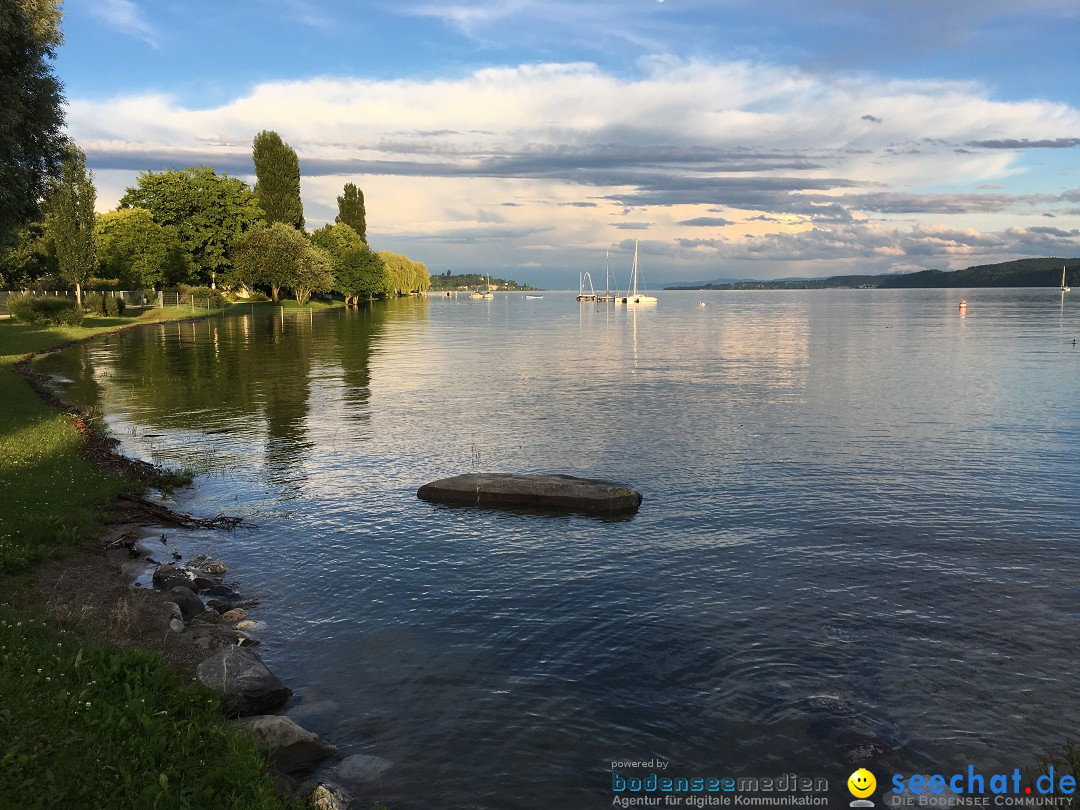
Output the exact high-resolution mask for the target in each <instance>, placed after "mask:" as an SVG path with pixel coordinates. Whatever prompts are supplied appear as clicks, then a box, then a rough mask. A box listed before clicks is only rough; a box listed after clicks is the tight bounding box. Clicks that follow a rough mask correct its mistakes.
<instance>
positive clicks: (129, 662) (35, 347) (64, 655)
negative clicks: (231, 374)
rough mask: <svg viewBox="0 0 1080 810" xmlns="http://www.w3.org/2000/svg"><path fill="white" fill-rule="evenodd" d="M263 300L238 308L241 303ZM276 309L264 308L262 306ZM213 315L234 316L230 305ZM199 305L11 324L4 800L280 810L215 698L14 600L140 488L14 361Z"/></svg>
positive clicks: (1, 425)
mask: <svg viewBox="0 0 1080 810" xmlns="http://www.w3.org/2000/svg"><path fill="white" fill-rule="evenodd" d="M251 306H252V305H245V304H241V305H234V306H233V307H230V308H229V309H234V310H236V311H238V312H242V311H244V310H249V309H250V308H251ZM268 306H279V305H276V304H254V307H256V309H258V308H260V307H268ZM215 314H223V313H222V312H221V311H220V310H219V311H218V312H217V313H215ZM186 317H191V311H190V308H185V307H173V308H170V309H165V310H150V311H148V312H146V313H145V314H143V315H141V316H139V317H128V318H124V317H120V318H91V317H88V318H86V320H85V321H84V322H83V325H82V326H79V327H55V326H42V325H29V324H20V323H15V322H12V321H10V320H2V321H0V805H2V806H4V807H20V808H23V807H26V808H31V807H32V808H39V807H40V808H53V807H109V808H151V807H156V808H202V807H215V808H217V807H221V808H234V807H235V808H281V807H289V806H299V805H297V804H296V803H292V805H290V804H289V803H287V802H284V801H283V800H281V799H279V798H277V797H276V795H275V792H274V788H273V783H272V780H271V779H270V777H269V776H267V775H266V773H265V771H264V769H263V766H262V763H261V760H260V759H259V757H258V755H257V754H256V752H255V750H254V748H253V746H252V744H251V742H250V740H249V739H248V738H247V737H244V736H241V735H238V734H235V733H233V732H230V731H228V730H226V729H225V728H224V727H223V725H222V719H221V716H220V714H219V713H218V711H217V699H216V698H215V697H214V696H213V695H212V694H211V693H210V692H208V691H207V690H205V689H203V688H202V687H201V686H199V685H197V684H196V685H191V684H185V683H183V682H182V681H181V679H180V678H179V677H178V676H177V675H176V674H175V673H174V672H173V671H172V670H170V669H169V668H168V667H167V666H166V665H165V664H164V663H163V661H162V659H161V657H160V656H159V655H157V654H151V653H146V652H141V651H132V650H121V649H118V648H113V647H110V646H102V645H101V644H99V643H97V642H94V641H93V640H88V639H85V638H80V637H79V636H77V635H76V634H74V633H73V632H72V631H71V630H69V629H67V628H64V627H61V626H56V625H55V624H54V623H50V622H47V621H43V620H42V619H41V618H40V616H39V615H38V614H37V612H36V611H35V609H33V608H28V607H26V606H17V605H12V604H10V603H9V600H6V599H5V598H4V596H3V594H5V593H8V592H10V586H11V585H12V584H13V580H12V579H11V578H12V577H23V578H25V577H29V576H30V574H32V568H33V565H34V563H36V562H38V561H40V560H42V559H45V558H46V557H49V556H52V555H56V554H63V553H65V552H66V551H69V550H70V549H73V548H77V547H79V546H82V545H85V544H89V543H90V542H92V541H93V539H94V538H95V537H96V535H97V532H98V531H99V530H100V528H101V514H102V510H103V509H104V508H106V507H107V504H108V503H109V502H110V501H111V500H112V499H114V498H115V496H116V494H117V493H118V492H120V491H121V490H123V489H125V488H131V487H132V486H133V485H132V484H131V483H130V482H127V481H125V480H123V479H120V478H115V477H109V476H105V475H103V474H102V473H101V472H99V471H98V470H97V469H96V468H94V467H93V466H91V464H90V463H89V462H88V461H87V460H86V459H85V458H83V456H82V453H81V449H82V446H83V439H82V437H81V436H80V434H79V433H78V431H77V430H76V429H75V428H74V426H73V424H72V422H71V420H70V418H69V417H67V416H65V415H64V414H62V413H59V412H58V411H57V410H55V409H54V408H52V407H50V406H48V405H46V404H45V403H44V402H42V401H41V400H40V399H39V398H38V397H37V396H36V395H35V394H34V392H33V391H32V390H31V389H30V387H29V386H28V385H27V384H26V382H25V381H24V380H23V379H22V378H21V377H20V376H19V375H18V374H16V372H15V371H14V369H13V366H14V364H15V363H16V362H17V361H18V360H19V359H20V358H22V357H24V356H25V355H27V354H29V353H31V352H38V351H45V350H48V349H51V348H54V347H56V346H59V345H62V344H64V343H67V342H70V341H73V340H82V339H85V338H89V337H93V336H95V335H99V334H103V333H106V332H109V331H115V330H116V329H120V328H124V327H127V326H131V325H136V324H142V323H154V322H158V321H164V320H170V319H172V320H175V319H178V318H186Z"/></svg>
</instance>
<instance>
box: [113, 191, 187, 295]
mask: <svg viewBox="0 0 1080 810" xmlns="http://www.w3.org/2000/svg"><path fill="white" fill-rule="evenodd" d="M94 238H95V240H96V241H97V251H98V262H99V263H100V265H101V271H102V272H103V273H104V274H105V275H107V276H109V277H115V278H119V279H120V280H121V283H122V284H123V285H124V286H125V287H128V288H132V289H140V290H148V289H150V288H151V287H158V286H160V285H162V284H164V283H165V282H166V281H170V279H166V278H165V271H166V267H167V266H168V267H170V270H171V272H172V273H173V274H175V268H174V265H175V263H176V262H177V260H178V258H179V261H180V262H181V263H183V264H184V266H186V262H185V261H184V259H185V257H184V256H183V251H182V249H181V248H180V237H179V236H178V235H177V233H176V228H174V227H172V226H171V225H166V226H162V225H159V224H158V223H157V222H155V221H154V215H153V213H151V212H150V211H149V210H148V209H146V208H122V209H120V210H119V211H110V212H109V213H107V214H102V215H101V216H99V217H98V218H97V225H96V226H95V228H94ZM174 252H175V253H179V254H180V256H179V257H176V256H170V254H171V253H174ZM170 262H171V264H170ZM179 280H180V281H183V280H184V279H179Z"/></svg>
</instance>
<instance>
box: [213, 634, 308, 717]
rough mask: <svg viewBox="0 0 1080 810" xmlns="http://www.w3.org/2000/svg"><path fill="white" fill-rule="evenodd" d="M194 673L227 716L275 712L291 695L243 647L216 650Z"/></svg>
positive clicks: (288, 689)
mask: <svg viewBox="0 0 1080 810" xmlns="http://www.w3.org/2000/svg"><path fill="white" fill-rule="evenodd" d="M195 674H196V675H197V676H198V678H199V680H200V681H202V682H203V683H204V684H206V685H207V686H208V687H210V688H211V689H213V690H214V691H215V692H217V693H218V694H219V695H220V696H221V710H222V711H223V712H224V713H225V714H226V715H228V716H230V717H245V716H247V715H252V714H266V713H267V712H272V711H275V710H276V709H279V708H280V707H281V705H282V704H283V703H284V702H285V701H286V700H288V699H289V696H290V695H291V694H292V690H291V689H290V688H289V687H287V686H286V685H285V684H283V683H282V682H281V681H280V680H278V678H277V676H276V675H274V673H273V672H271V671H270V670H269V669H267V668H266V664H264V663H263V662H262V659H261V658H259V656H257V655H256V654H255V653H253V652H251V651H250V650H248V649H246V648H244V647H237V646H230V647H225V648H224V649H222V650H219V651H218V652H216V653H215V654H214V655H212V656H210V657H209V658H207V659H206V660H205V661H203V662H202V663H201V664H199V666H198V667H197V668H196V670H195Z"/></svg>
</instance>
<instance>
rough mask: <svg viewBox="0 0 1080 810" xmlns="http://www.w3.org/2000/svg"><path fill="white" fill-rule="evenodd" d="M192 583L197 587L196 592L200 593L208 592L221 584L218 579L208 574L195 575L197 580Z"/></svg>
mask: <svg viewBox="0 0 1080 810" xmlns="http://www.w3.org/2000/svg"><path fill="white" fill-rule="evenodd" d="M192 582H193V583H194V585H195V590H196V591H200V592H201V591H208V590H210V589H211V588H214V587H217V586H218V585H220V584H221V580H220V579H219V578H218V577H211V576H207V575H206V574H195V578H194V579H193V580H192Z"/></svg>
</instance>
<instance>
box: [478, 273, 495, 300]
mask: <svg viewBox="0 0 1080 810" xmlns="http://www.w3.org/2000/svg"><path fill="white" fill-rule="evenodd" d="M480 297H481V298H494V297H495V293H493V292H492V291H491V276H488V277H487V285H486V286H485V287H484V294H483V295H482V296H480Z"/></svg>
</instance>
